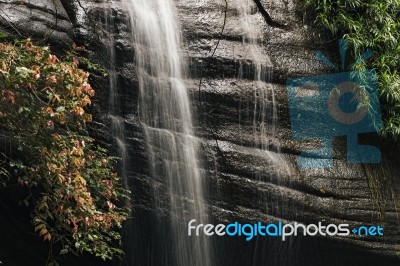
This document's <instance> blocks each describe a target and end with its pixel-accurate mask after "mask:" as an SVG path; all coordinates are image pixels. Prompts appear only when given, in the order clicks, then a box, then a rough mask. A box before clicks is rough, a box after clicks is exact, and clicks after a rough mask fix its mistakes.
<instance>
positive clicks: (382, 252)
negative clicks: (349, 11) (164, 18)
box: [0, 0, 400, 266]
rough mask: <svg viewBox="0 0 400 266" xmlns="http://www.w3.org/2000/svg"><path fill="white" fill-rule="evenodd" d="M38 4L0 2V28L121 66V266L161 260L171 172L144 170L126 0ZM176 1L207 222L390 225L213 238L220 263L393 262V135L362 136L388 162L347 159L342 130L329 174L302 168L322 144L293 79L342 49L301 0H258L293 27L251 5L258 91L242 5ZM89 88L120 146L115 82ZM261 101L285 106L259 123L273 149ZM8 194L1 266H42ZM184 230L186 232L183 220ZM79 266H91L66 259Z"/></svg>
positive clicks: (396, 239) (104, 131)
mask: <svg viewBox="0 0 400 266" xmlns="http://www.w3.org/2000/svg"><path fill="white" fill-rule="evenodd" d="M36 2H37V1H0V10H2V12H3V14H5V15H4V16H3V15H2V16H1V18H2V20H1V25H2V28H3V29H5V30H7V31H9V32H15V31H18V32H20V33H21V34H23V36H25V37H29V36H30V37H32V38H35V39H38V40H40V41H43V42H45V43H51V44H52V45H54V46H55V47H58V50H62V49H59V48H63V47H66V46H68V44H69V43H71V42H72V41H75V42H77V43H78V44H84V45H86V46H87V48H88V52H87V55H88V56H89V57H90V58H92V60H94V61H95V62H97V63H100V64H102V65H104V66H105V67H106V68H111V66H113V67H115V72H116V76H117V84H118V95H119V96H120V97H119V104H118V110H116V112H117V114H116V115H118V116H119V117H120V118H121V119H123V121H124V124H125V130H126V140H127V145H128V150H129V161H130V163H129V165H128V169H127V175H128V184H129V186H130V188H131V189H132V191H133V194H132V198H133V204H134V209H133V212H132V216H133V218H132V219H131V220H130V221H129V222H128V223H127V224H126V226H125V233H124V236H125V247H126V253H127V256H126V263H127V264H128V265H163V262H164V263H165V261H168V258H166V255H165V254H164V253H163V252H162V251H160V250H162V249H163V248H159V249H158V248H154V247H155V246H157V245H158V246H163V245H165V246H167V245H166V244H163V243H155V241H157V239H158V238H157V234H158V233H159V232H161V231H162V230H160V231H159V230H157V229H155V228H153V226H154V225H155V224H156V223H155V222H154V221H155V219H156V217H157V216H164V215H167V213H166V211H165V209H166V208H165V206H160V207H159V208H155V207H154V204H153V203H154V197H155V195H157V196H158V197H163V198H165V202H168V200H167V198H168V196H167V195H166V194H165V193H166V192H165V186H166V184H165V180H162V179H157V180H153V179H152V178H150V177H149V176H150V174H149V167H148V166H147V164H148V160H147V156H146V145H145V143H144V140H143V134H142V130H141V126H140V122H139V118H138V114H137V109H138V108H137V97H138V87H137V79H136V76H135V71H134V51H132V45H131V35H130V25H129V20H128V18H127V14H126V12H125V11H124V9H123V7H122V6H121V3H120V2H119V1H105V0H104V1H86V0H81V1H80V2H79V3H78V2H74V1H67V0H65V1H58V0H56V1H52V0H48V1H44V0H43V1H39V2H40V3H36ZM175 2H176V6H177V10H178V14H179V20H180V24H181V28H182V34H183V39H184V47H183V52H184V55H185V57H186V59H187V60H186V61H187V69H188V71H187V72H188V73H187V79H186V84H187V87H188V89H189V92H190V95H191V98H192V105H193V112H194V116H195V121H196V122H195V126H196V134H197V135H198V136H199V137H200V138H201V140H202V153H203V154H204V156H203V157H204V158H203V165H204V170H205V171H204V176H205V178H207V185H208V190H207V193H208V195H207V204H208V206H209V209H210V211H211V216H212V220H214V221H215V223H219V222H222V223H227V222H232V221H240V222H257V221H272V222H275V221H279V220H283V221H297V222H302V223H306V224H307V223H318V222H319V221H321V222H323V223H325V224H329V223H334V224H339V223H348V224H350V225H351V226H359V225H378V224H379V225H381V226H383V227H384V228H385V236H384V237H381V238H367V237H354V236H351V237H344V238H340V237H329V238H328V237H325V238H318V237H316V238H307V237H296V238H291V239H289V240H288V241H285V242H282V241H280V240H276V239H271V238H270V239H268V238H261V237H260V238H257V239H255V240H252V241H250V242H246V241H245V240H244V239H241V238H233V239H232V238H229V239H228V238H220V239H215V241H214V250H215V253H216V254H215V258H216V265H346V266H347V265H398V264H399V262H400V257H399V251H400V247H399V246H398V245H399V243H400V226H399V219H398V211H397V208H396V206H397V205H398V204H399V203H400V202H399V200H398V198H397V195H399V192H400V181H399V179H398V178H397V177H398V176H399V173H400V166H399V163H398V162H399V160H398V156H399V147H398V144H397V143H393V142H391V141H389V140H382V139H380V138H379V137H377V136H375V135H366V136H362V137H361V141H362V142H365V143H373V144H374V145H376V146H377V147H379V148H380V149H381V151H382V155H383V161H382V163H380V164H377V165H358V164H348V163H346V161H345V160H344V159H343V158H345V154H346V149H345V143H346V139H345V138H344V137H338V138H337V139H335V140H334V158H335V160H334V167H333V168H331V169H312V170H306V171H305V170H300V169H298V167H297V165H296V158H297V156H298V154H299V153H300V151H301V150H303V149H308V148H310V147H314V146H315V145H318V143H317V142H316V141H314V142H313V141H309V142H296V141H292V135H291V127H290V119H289V112H288V103H287V95H286V91H285V81H286V79H288V78H292V77H300V76H310V75H318V74H320V73H326V72H327V71H328V70H327V69H326V68H324V66H323V65H321V64H320V63H318V62H317V61H315V60H314V56H313V55H314V54H315V52H316V51H323V52H325V53H326V54H329V55H331V56H335V55H336V54H337V52H336V46H335V44H333V43H330V42H324V41H323V40H322V38H321V37H320V36H319V34H318V32H317V31H316V30H315V29H311V28H310V27H309V26H306V23H305V22H304V21H303V16H302V14H300V11H299V10H300V8H299V6H298V5H299V2H300V1H295V0H285V1H283V0H272V1H261V2H262V4H263V5H264V7H265V9H266V10H268V11H269V13H270V14H271V16H272V17H273V18H274V20H276V21H278V22H280V24H286V27H283V28H281V27H271V26H269V25H267V24H266V23H265V22H264V21H263V18H262V16H261V15H260V14H259V13H258V12H257V10H256V8H254V10H253V12H254V14H253V15H252V20H253V21H258V23H257V24H256V25H255V27H259V32H260V34H259V39H258V40H257V41H258V44H257V46H258V47H257V49H259V50H260V51H262V54H263V56H265V58H263V60H265V61H266V66H267V70H268V71H269V72H270V73H271V76H270V78H269V79H268V80H267V82H265V84H264V86H265V88H266V95H267V96H266V97H265V98H263V99H261V97H260V95H259V94H258V93H259V91H257V90H256V88H257V84H256V82H255V81H253V80H252V77H253V76H254V69H255V66H254V62H253V59H252V58H251V57H250V56H249V49H252V48H250V45H251V44H249V43H246V42H243V41H242V37H243V35H244V33H243V31H242V29H241V22H240V20H241V18H240V16H239V14H238V11H237V1H233V0H228V1H227V4H228V5H227V6H228V8H227V9H225V1H224V0H204V1H198V0H185V1H183V0H176V1H175ZM55 10H57V11H55ZM225 12H226V21H225V23H224V16H225ZM6 15H7V16H6ZM224 24H225V27H224V30H223V31H222V27H223V25H224ZM221 32H222V34H221ZM111 40H112V41H111ZM66 44H67V45H66ZM110 45H114V47H115V62H112V61H110V60H109V59H108V57H107V51H108V46H110ZM217 45H218V47H217V49H216V50H215V53H213V51H214V49H215V47H216V46H217ZM200 80H201V86H200ZM92 82H93V85H94V87H97V92H98V93H97V98H96V101H95V102H94V104H93V106H92V108H93V111H94V112H95V113H96V114H97V115H96V117H95V120H96V123H94V124H93V125H92V132H93V135H95V136H96V137H97V138H98V139H99V140H100V141H101V142H102V143H103V144H104V145H106V146H107V147H109V148H110V149H111V150H114V151H115V149H116V148H115V147H116V145H115V143H113V138H112V136H111V135H110V131H109V128H110V121H109V119H108V117H107V113H108V108H109V107H108V100H107V99H108V93H109V90H108V78H107V77H100V76H96V75H94V76H93V77H92ZM272 95H274V96H273V97H272ZM260 101H264V102H265V103H266V104H267V108H271V106H272V105H273V102H274V103H275V105H276V110H277V114H278V118H277V120H276V121H275V122H274V121H272V119H269V118H266V120H265V121H261V122H265V123H268V124H269V125H272V124H273V123H275V127H274V130H272V129H271V128H270V129H271V130H268V131H267V132H265V137H266V139H268V145H267V146H268V147H269V151H265V150H264V149H262V148H261V147H262V146H263V145H262V143H261V142H262V140H261V139H260V137H258V136H259V135H260V134H261V132H259V123H260V122H257V121H258V117H259V115H260V114H259V109H257V108H259V106H260ZM257 106H258V107H257ZM318 108H319V107H315V112H318ZM254 110H255V111H254ZM269 111H270V110H269ZM254 121H256V125H255V123H254ZM257 123H258V124H257ZM115 152H116V151H115ZM7 190H8V189H1V190H0V197H1V199H2V200H1V201H0V202H1V204H2V207H1V212H2V213H1V216H0V217H1V220H0V225H1V226H0V228H1V229H0V230H1V235H3V236H4V237H5V238H3V239H5V241H2V244H1V246H0V261H2V262H3V264H4V265H43V257H42V256H40V254H45V253H43V252H44V251H43V249H44V247H41V245H42V244H41V243H40V241H38V240H37V239H35V237H34V236H32V234H33V232H32V229H31V228H30V227H29V222H27V221H24V219H26V218H27V217H28V215H27V213H26V210H22V209H21V207H18V205H16V204H14V203H13V202H12V201H10V198H13V197H11V196H10V195H15V194H13V193H10V192H6V191H7ZM154 190H156V191H157V193H154ZM166 204H167V203H166ZM188 219H190V217H188ZM182 226H186V221H184V222H183V223H182ZM164 249H166V250H167V249H168V248H167V247H164ZM21 254H24V255H23V256H21ZM85 264H86V265H87V264H89V265H90V262H86V261H83V260H82V261H79V263H78V262H73V264H65V265H85ZM63 265H64V264H63ZM93 265H99V264H97V262H93Z"/></svg>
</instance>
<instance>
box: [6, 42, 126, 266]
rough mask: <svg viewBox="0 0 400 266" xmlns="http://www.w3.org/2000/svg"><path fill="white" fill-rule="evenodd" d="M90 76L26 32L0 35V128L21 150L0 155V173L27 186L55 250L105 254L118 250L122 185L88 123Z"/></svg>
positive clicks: (41, 229) (42, 232) (42, 231)
mask: <svg viewBox="0 0 400 266" xmlns="http://www.w3.org/2000/svg"><path fill="white" fill-rule="evenodd" d="M88 76H89V74H88V73H87V72H85V71H83V70H81V69H79V68H78V59H77V58H76V57H70V58H67V59H66V60H64V61H63V60H59V59H58V58H57V57H56V56H55V55H52V54H51V53H50V51H49V49H48V48H47V47H39V46H35V45H33V44H32V43H31V42H30V41H29V40H27V41H24V42H18V43H15V44H7V43H0V130H1V131H2V132H5V134H8V137H9V138H10V139H11V140H12V145H13V146H14V148H15V149H16V150H18V151H19V155H18V158H19V160H18V161H15V160H12V159H10V158H8V157H7V159H4V160H2V161H0V167H2V168H0V174H5V175H8V176H9V173H8V172H7V171H5V170H4V169H7V168H8V169H11V170H12V174H13V176H15V177H16V178H17V180H18V183H19V184H21V185H22V186H24V187H27V188H28V189H29V191H31V196H30V198H32V199H33V201H32V208H33V213H32V215H33V224H34V228H35V232H37V233H38V235H39V236H41V237H42V238H43V239H44V241H48V242H50V243H51V244H54V243H57V244H58V245H57V246H60V247H61V248H62V249H61V254H65V253H68V252H74V253H81V252H89V253H92V254H94V255H96V256H99V257H101V258H102V259H111V258H112V257H113V256H120V255H122V251H121V249H120V244H121V243H120V235H119V233H118V228H119V227H121V223H122V222H123V221H124V220H125V219H126V218H127V215H128V211H127V209H126V208H120V207H117V205H118V202H119V201H120V200H121V199H122V198H127V197H128V191H126V190H125V189H123V187H122V184H121V182H120V180H119V178H118V176H117V175H116V174H115V173H113V171H112V166H113V161H115V159H114V158H111V157H109V156H107V152H106V150H104V149H102V148H100V147H98V146H97V145H95V143H94V140H93V139H92V138H90V137H89V136H88V133H87V131H86V123H88V122H90V121H91V120H92V116H91V115H90V114H88V113H86V111H85V108H86V107H87V106H88V105H90V104H91V97H93V96H94V93H95V91H94V89H93V88H92V87H91V86H90V84H89V83H88ZM3 155H4V156H5V154H3ZM5 164H7V165H5ZM26 202H28V201H26ZM53 263H54V262H53Z"/></svg>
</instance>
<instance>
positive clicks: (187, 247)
mask: <svg viewBox="0 0 400 266" xmlns="http://www.w3.org/2000/svg"><path fill="white" fill-rule="evenodd" d="M124 4H125V5H126V7H127V9H128V11H129V15H130V19H131V25H132V34H133V43H134V50H135V58H136V72H137V77H138V81H139V90H140V96H139V114H140V120H141V124H142V127H143V130H144V134H145V140H146V142H147V152H148V155H149V164H150V168H151V176H152V178H153V179H154V180H163V181H161V182H163V183H166V188H167V189H168V195H169V196H168V197H169V203H167V204H166V202H163V199H162V197H161V196H159V194H161V193H162V192H163V191H161V192H160V191H159V189H158V188H154V193H156V196H155V198H156V202H155V204H156V205H157V206H156V208H157V207H159V208H165V206H169V214H168V215H167V218H165V217H161V215H160V217H158V218H159V223H160V224H159V226H158V228H165V229H164V231H163V232H160V233H159V239H158V240H157V241H159V242H160V243H151V244H149V245H154V246H156V245H158V246H161V248H164V249H165V250H166V251H165V253H168V254H167V255H164V256H165V260H164V262H162V263H163V265H176V266H187V265H199V266H200V265H202V266H203V265H211V264H212V259H211V255H210V244H209V243H208V240H207V238H206V237H188V235H187V222H188V221H189V220H191V219H196V220H197V221H199V222H202V223H205V222H206V221H207V211H206V207H205V206H204V195H203V194H204V191H203V187H204V181H203V179H204V178H203V176H202V175H201V171H200V168H199V164H200V163H199V159H198V154H197V151H196V150H197V149H198V144H197V140H196V138H195V137H194V136H193V130H192V119H191V109H190V101H189V98H188V95H187V91H186V87H185V85H184V83H183V67H182V59H181V56H180V31H179V28H178V26H177V23H176V21H175V17H176V14H175V8H174V6H173V3H172V1H171V0H124ZM166 224H168V225H167V226H166ZM156 230H157V229H156ZM153 248H156V247H150V248H149V249H153ZM158 248H159V247H158ZM171 251H172V254H170V253H171ZM132 252H133V253H134V252H135V251H134V250H133V251H132ZM151 252H152V251H150V253H151ZM158 253H160V252H158ZM150 259H151V258H149V260H150ZM148 264H151V262H148Z"/></svg>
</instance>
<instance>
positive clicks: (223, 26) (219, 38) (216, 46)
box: [199, 0, 228, 102]
mask: <svg viewBox="0 0 400 266" xmlns="http://www.w3.org/2000/svg"><path fill="white" fill-rule="evenodd" d="M224 1H225V11H224V23H223V25H222V29H221V32H220V34H219V36H218V41H217V44H216V45H215V47H214V50H213V52H212V54H211V56H210V58H213V57H214V55H215V52H216V51H217V48H218V46H219V43H220V41H221V38H222V35H223V34H224V30H225V25H226V16H227V12H228V1H227V0H224ZM205 69H206V70H207V66H206V68H205ZM202 81H203V70H202V71H201V75H200V83H199V102H200V97H201V94H200V93H201V85H202Z"/></svg>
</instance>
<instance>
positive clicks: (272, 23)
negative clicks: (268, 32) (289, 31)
mask: <svg viewBox="0 0 400 266" xmlns="http://www.w3.org/2000/svg"><path fill="white" fill-rule="evenodd" d="M253 1H254V3H255V4H256V5H257V8H258V10H259V11H260V13H261V15H262V16H263V17H264V19H265V21H266V22H267V24H268V25H270V26H271V27H275V28H281V29H283V28H287V26H288V25H287V24H283V23H280V22H277V21H275V20H273V19H272V17H271V16H270V14H269V13H268V12H267V10H265V8H264V7H263V5H262V3H261V2H260V0H253Z"/></svg>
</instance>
